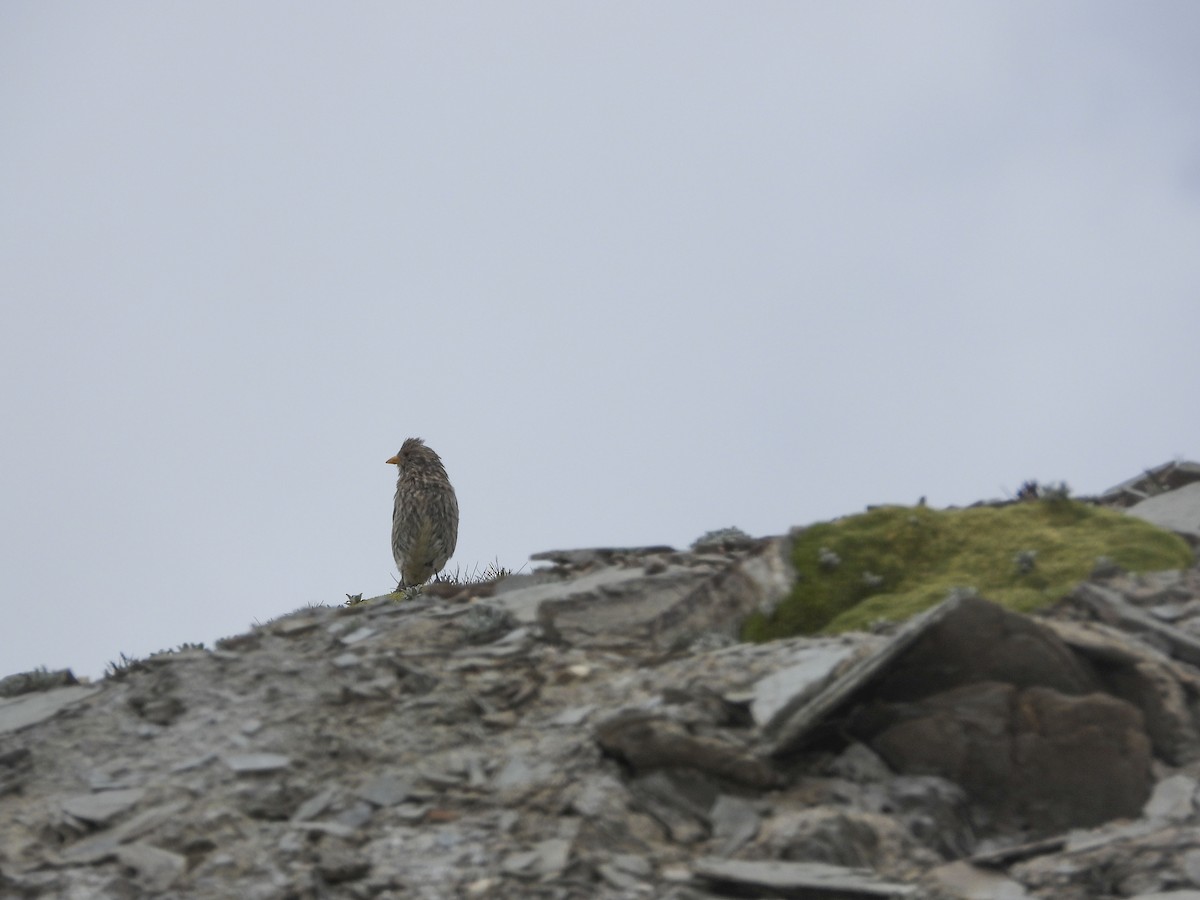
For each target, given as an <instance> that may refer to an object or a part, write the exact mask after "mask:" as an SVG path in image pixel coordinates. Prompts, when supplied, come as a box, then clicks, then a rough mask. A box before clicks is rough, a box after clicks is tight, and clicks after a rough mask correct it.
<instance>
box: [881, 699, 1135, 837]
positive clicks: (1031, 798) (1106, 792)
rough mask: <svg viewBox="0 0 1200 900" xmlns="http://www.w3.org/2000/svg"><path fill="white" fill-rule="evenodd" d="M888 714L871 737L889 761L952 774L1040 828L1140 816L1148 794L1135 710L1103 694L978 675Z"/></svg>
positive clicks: (994, 805)
mask: <svg viewBox="0 0 1200 900" xmlns="http://www.w3.org/2000/svg"><path fill="white" fill-rule="evenodd" d="M881 714H882V715H885V716H886V715H887V713H882V712H881ZM890 714H891V715H892V716H894V720H893V721H892V722H891V723H890V724H888V725H886V727H885V728H883V730H881V731H880V732H878V733H877V734H876V735H875V737H873V738H872V739H871V740H870V744H871V746H872V747H873V748H874V749H875V750H876V752H878V753H879V754H880V755H881V756H882V757H883V758H884V759H885V760H887V762H888V764H889V765H891V766H892V768H894V769H896V771H898V772H902V773H935V774H938V775H941V776H943V777H945V778H948V779H950V780H951V781H954V782H956V783H958V784H960V785H962V786H963V787H964V788H965V789H966V790H967V791H968V793H970V794H971V795H972V797H974V798H976V799H977V800H979V801H980V802H982V803H984V804H985V805H987V806H988V807H989V808H991V809H992V810H993V811H994V812H995V814H996V815H998V816H1000V817H1001V818H1006V817H1010V816H1011V817H1017V818H1019V819H1022V820H1024V821H1026V822H1028V823H1029V825H1030V827H1032V828H1033V829H1034V830H1035V831H1037V832H1039V833H1042V834H1046V833H1050V832H1051V831H1054V830H1059V829H1065V828H1072V827H1075V828H1079V827H1088V826H1091V825H1096V824H1099V823H1101V822H1105V821H1107V820H1109V819H1113V818H1118V817H1121V816H1136V815H1137V813H1138V811H1139V810H1140V809H1141V807H1142V804H1143V803H1145V801H1146V798H1147V797H1148V796H1149V792H1150V741H1149V739H1148V738H1147V737H1146V734H1145V731H1144V730H1143V725H1142V717H1141V714H1140V713H1139V712H1138V711H1137V710H1136V709H1134V708H1133V707H1132V706H1131V705H1130V704H1128V703H1126V702H1125V701H1122V700H1117V699H1116V698H1114V697H1109V696H1108V695H1105V694H1089V695H1087V696H1083V697H1071V696H1067V695H1064V694H1060V693H1058V692H1057V691H1053V690H1050V689H1048V688H1040V687H1034V688H1028V689H1026V690H1019V689H1017V688H1016V687H1014V686H1012V685H1008V684H1000V683H997V682H983V683H980V684H974V685H966V686H964V687H960V688H955V689H953V690H950V691H945V692H943V693H940V694H936V695H934V696H933V697H929V698H926V699H925V700H922V701H919V702H917V703H911V704H899V705H897V706H895V707H891V708H890Z"/></svg>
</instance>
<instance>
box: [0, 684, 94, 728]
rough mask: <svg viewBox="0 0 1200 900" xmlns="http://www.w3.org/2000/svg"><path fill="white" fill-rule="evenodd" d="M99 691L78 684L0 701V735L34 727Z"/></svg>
mask: <svg viewBox="0 0 1200 900" xmlns="http://www.w3.org/2000/svg"><path fill="white" fill-rule="evenodd" d="M99 690H100V688H98V687H91V686H89V685H83V684H80V685H75V686H72V687H63V688H58V689H57V690H53V691H39V692H37V693H35V694H21V695H20V696H19V697H13V698H11V699H8V700H0V734H7V733H8V732H10V731H18V730H20V729H22V728H27V727H28V726H30V725H36V724H37V723H38V722H42V721H45V720H46V719H49V718H50V717H51V716H53V715H55V714H56V713H58V711H59V710H62V709H66V708H67V707H68V706H72V705H73V704H76V703H78V702H80V701H81V700H86V699H87V698H88V697H90V696H92V694H94V693H96V692H97V691H99Z"/></svg>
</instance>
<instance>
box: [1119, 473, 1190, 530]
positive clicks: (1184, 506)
mask: <svg viewBox="0 0 1200 900" xmlns="http://www.w3.org/2000/svg"><path fill="white" fill-rule="evenodd" d="M1126 512H1127V513H1128V514H1129V515H1131V516H1136V517H1137V518H1139V519H1144V520H1146V521H1147V522H1150V523H1151V524H1153V525H1157V526H1158V527H1159V528H1166V529H1169V530H1170V531H1176V532H1178V533H1180V534H1182V535H1185V536H1186V537H1188V538H1189V539H1191V540H1192V541H1200V482H1194V483H1192V484H1188V485H1185V486H1183V487H1180V488H1176V489H1175V490H1173V491H1168V492H1167V493H1165V494H1159V495H1158V496H1157V497H1149V498H1147V499H1145V500H1142V501H1141V502H1140V503H1135V504H1134V505H1133V506H1131V507H1129V509H1128V510H1126Z"/></svg>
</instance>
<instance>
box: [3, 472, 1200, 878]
mask: <svg viewBox="0 0 1200 900" xmlns="http://www.w3.org/2000/svg"><path fill="white" fill-rule="evenodd" d="M1185 465H1186V464H1185ZM1177 469H1179V466H1178V465H1175V466H1174V468H1171V469H1170V470H1169V472H1167V470H1166V469H1165V468H1164V467H1160V470H1155V471H1158V473H1159V474H1158V478H1159V481H1158V482H1155V483H1156V484H1158V483H1160V482H1161V483H1165V484H1166V486H1165V487H1163V488H1162V489H1160V490H1153V489H1144V487H1145V486H1144V485H1143V486H1142V487H1139V484H1138V482H1137V480H1135V481H1132V482H1127V483H1126V485H1124V486H1121V488H1120V493H1119V496H1120V497H1121V498H1122V500H1121V503H1120V505H1127V506H1129V509H1130V512H1131V513H1133V514H1137V506H1138V505H1140V504H1142V503H1145V502H1148V501H1150V500H1153V501H1155V502H1156V504H1157V505H1158V506H1159V507H1164V508H1168V513H1167V514H1168V515H1169V516H1170V521H1171V522H1174V523H1178V522H1180V521H1182V522H1183V523H1184V525H1185V526H1186V525H1188V523H1193V524H1198V525H1200V515H1196V516H1195V517H1194V520H1193V518H1192V517H1191V512H1189V511H1188V510H1189V508H1190V507H1189V505H1188V504H1190V503H1192V502H1193V501H1192V500H1191V499H1189V498H1188V496H1187V493H1186V491H1187V490H1188V489H1189V486H1190V485H1194V484H1196V483H1197V481H1196V480H1189V479H1187V478H1183V479H1181V480H1180V479H1177V480H1178V482H1179V483H1172V482H1170V478H1175V477H1176V475H1177ZM1164 472H1166V475H1164V474H1163V473H1164ZM1168 476H1170V477H1168ZM1114 490H1115V491H1116V490H1117V489H1114ZM1130 492H1134V493H1137V492H1140V493H1141V496H1140V497H1137V496H1133V494H1131V493H1130ZM1180 492H1183V494H1182V499H1181V498H1180ZM1151 493H1153V494H1154V495H1155V496H1150V494H1151ZM1172 495H1175V497H1176V499H1175V500H1172V499H1171V497H1172ZM1115 497H1116V495H1114V497H1113V498H1109V499H1110V500H1112V502H1114V503H1115V502H1116V500H1115ZM1130 497H1132V502H1130V503H1125V500H1128V499H1129V498H1130ZM1101 499H1104V498H1101ZM1194 511H1195V510H1194V509H1193V510H1192V512H1194ZM1142 512H1143V513H1145V512H1146V510H1145V509H1143V510H1142ZM1150 513H1151V514H1153V513H1154V510H1153V509H1151V510H1150ZM1170 527H1177V526H1175V525H1173V526H1170ZM1179 530H1180V532H1181V533H1185V534H1186V533H1187V531H1186V528H1180V529H1179ZM1197 530H1200V529H1197ZM788 547H789V538H788V537H778V538H765V539H750V538H747V537H746V536H745V535H741V534H740V533H737V532H734V531H729V532H721V533H714V534H710V535H708V536H706V538H705V539H702V540H701V541H700V542H698V543H697V544H696V545H695V546H694V547H693V548H691V549H690V550H688V551H676V550H673V549H671V548H667V547H649V548H627V549H612V548H609V549H596V550H572V551H557V552H551V553H546V554H539V559H540V561H541V562H544V563H546V564H547V567H546V568H544V569H542V570H540V571H538V572H535V573H534V574H532V575H526V576H516V577H510V578H507V579H504V580H502V581H500V582H498V583H493V584H487V585H473V586H467V587H460V588H452V587H449V586H431V587H430V588H428V589H427V590H426V592H425V593H424V594H423V595H421V596H420V597H418V598H416V599H413V600H410V601H408V602H404V603H397V602H395V600H394V598H391V597H380V598H375V599H372V600H368V601H366V602H364V603H360V604H356V605H353V606H348V607H339V608H313V609H304V610H298V611H297V612H296V613H293V614H291V615H289V616H285V617H282V618H280V619H277V620H275V621H272V622H269V623H267V624H265V625H263V626H261V627H258V628H255V629H253V630H252V631H250V632H248V633H246V634H242V635H238V636H235V637H231V638H228V639H226V640H224V641H221V642H219V644H218V646H217V647H216V648H214V649H213V650H211V651H210V650H203V649H184V650H181V651H178V652H173V653H165V654H159V655H156V656H153V657H151V658H149V659H146V660H143V661H140V662H136V663H132V664H130V665H129V666H128V667H127V668H126V669H125V670H124V671H121V672H119V673H117V674H115V675H114V676H112V677H109V678H107V679H105V680H104V681H103V682H101V683H98V684H77V683H74V682H75V680H74V679H73V678H72V677H71V676H70V674H69V673H25V674H24V675H20V676H13V677H10V678H8V679H4V680H0V696H2V697H4V699H0V898H6V900H7V898H32V897H64V898H76V897H77V898H108V897H112V898H139V897H180V898H226V897H231V896H236V897H244V898H263V900H268V898H269V900H277V898H278V900H283V898H296V900H301V898H324V897H339V898H340V897H347V898H393V897H394V898H400V897H404V898H412V897H420V898H443V897H512V898H528V897H533V898H536V897H545V898H592V897H596V898H638V897H646V898H657V897H666V898H674V900H700V898H710V897H727V896H738V897H821V898H826V897H833V898H836V897H846V898H869V897H912V898H933V900H942V898H973V900H988V898H991V900H1019V898H1023V897H1042V898H1061V900H1076V898H1078V900H1084V898H1087V900H1107V898H1118V897H1121V898H1124V897H1138V898H1142V900H1150V898H1157V900H1162V898H1171V900H1200V810H1198V809H1197V803H1198V802H1200V801H1198V790H1200V781H1198V776H1200V566H1197V567H1193V568H1191V569H1189V570H1187V571H1173V572H1159V573H1147V574H1143V575H1132V574H1129V573H1125V572H1121V571H1119V570H1114V569H1112V568H1107V569H1104V568H1102V569H1099V570H1098V571H1097V572H1096V573H1095V574H1094V575H1093V577H1092V578H1091V579H1089V580H1088V581H1086V582H1085V583H1083V584H1081V585H1079V586H1078V587H1077V588H1076V589H1075V590H1074V591H1073V592H1072V593H1071V594H1070V595H1069V596H1068V597H1065V598H1063V600H1062V601H1061V602H1060V603H1059V604H1057V605H1056V606H1055V607H1054V608H1052V609H1051V610H1048V611H1047V612H1046V613H1045V614H1044V615H1039V616H1024V615H1019V614H1016V613H1012V612H1009V611H1007V610H1005V609H1002V608H1001V607H998V606H996V605H994V604H991V603H989V602H988V601H987V600H986V599H984V598H979V597H974V596H971V595H969V594H966V593H963V594H957V595H955V596H952V597H949V598H948V599H947V600H946V601H945V602H944V603H942V604H941V605H940V606H938V607H936V608H934V609H932V610H930V611H928V612H926V613H924V614H922V615H921V616H918V617H916V618H914V619H912V620H910V621H908V622H906V623H904V624H902V625H899V626H888V627H883V628H880V629H879V630H877V631H875V632H871V633H864V632H857V633H849V634H844V635H839V636H836V637H816V638H793V639H788V640H781V641H775V642H771V643H768V644H742V643H738V642H737V641H736V639H735V638H736V633H737V623H738V622H739V621H740V620H741V619H742V618H743V617H744V616H745V615H747V614H748V613H749V612H751V611H753V610H766V609H770V608H771V606H772V605H773V604H774V603H777V602H778V601H779V599H780V598H781V597H782V596H783V595H784V594H785V593H786V591H787V590H788V587H789V585H790V581H791V578H792V573H791V571H790V563H789V560H788V552H787V551H788Z"/></svg>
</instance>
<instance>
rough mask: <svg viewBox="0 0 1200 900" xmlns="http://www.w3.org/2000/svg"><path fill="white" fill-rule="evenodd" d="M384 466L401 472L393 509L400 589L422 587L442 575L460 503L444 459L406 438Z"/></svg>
mask: <svg viewBox="0 0 1200 900" xmlns="http://www.w3.org/2000/svg"><path fill="white" fill-rule="evenodd" d="M388 462H389V463H390V464H392V465H394V466H397V467H398V468H399V477H398V478H397V479H396V503H395V507H394V508H393V510H392V557H393V558H394V559H395V560H396V568H397V569H399V570H400V587H402V588H406V587H413V586H416V585H420V584H424V583H425V582H426V581H428V580H429V579H430V578H432V577H433V576H434V575H436V574H437V573H438V572H440V571H441V570H442V568H443V567H444V566H445V565H446V562H447V560H449V559H450V557H451V556H453V555H454V546H455V544H457V543H458V498H457V497H455V496H454V487H453V486H452V485H451V484H450V479H449V478H448V477H447V476H446V469H445V468H444V467H443V466H442V460H441V459H440V458H439V457H438V455H437V454H436V453H434V452H433V450H431V449H430V448H429V447H426V446H425V442H424V441H423V440H421V439H420V438H409V439H408V440H406V441H405V442H404V444H403V446H401V448H400V452H399V453H397V454H396V455H395V456H393V457H392V458H391V459H389V460H388Z"/></svg>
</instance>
